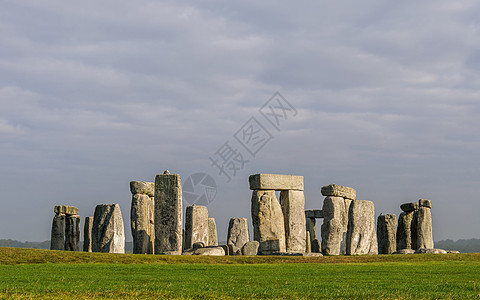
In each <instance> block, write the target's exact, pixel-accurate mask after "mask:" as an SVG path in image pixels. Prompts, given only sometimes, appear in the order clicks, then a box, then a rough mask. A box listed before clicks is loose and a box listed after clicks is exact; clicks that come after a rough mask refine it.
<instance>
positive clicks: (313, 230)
mask: <svg viewBox="0 0 480 300" xmlns="http://www.w3.org/2000/svg"><path fill="white" fill-rule="evenodd" d="M305 222H306V230H307V232H308V234H307V237H308V238H309V239H310V243H311V242H312V241H313V240H315V239H316V238H317V221H316V219H315V218H305Z"/></svg>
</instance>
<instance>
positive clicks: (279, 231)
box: [251, 190, 285, 255]
mask: <svg viewBox="0 0 480 300" xmlns="http://www.w3.org/2000/svg"><path fill="white" fill-rule="evenodd" d="M251 209H252V221H253V236H254V240H255V241H258V242H260V246H259V249H258V251H259V253H260V254H267V255H268V254H271V253H273V252H285V225H284V221H283V213H282V208H281V206H280V203H279V202H278V200H277V196H276V195H275V191H274V190H256V191H253V193H252V204H251Z"/></svg>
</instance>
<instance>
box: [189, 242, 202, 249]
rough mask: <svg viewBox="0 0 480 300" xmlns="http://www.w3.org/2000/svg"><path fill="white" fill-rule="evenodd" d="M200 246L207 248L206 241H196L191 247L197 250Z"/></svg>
mask: <svg viewBox="0 0 480 300" xmlns="http://www.w3.org/2000/svg"><path fill="white" fill-rule="evenodd" d="M199 248H205V243H204V242H195V243H193V245H192V248H191V249H193V250H197V249H199Z"/></svg>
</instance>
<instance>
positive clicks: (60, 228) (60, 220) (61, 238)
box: [50, 214, 66, 250]
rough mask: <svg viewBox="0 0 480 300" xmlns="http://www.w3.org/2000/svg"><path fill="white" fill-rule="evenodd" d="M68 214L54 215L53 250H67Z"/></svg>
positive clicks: (51, 243)
mask: <svg viewBox="0 0 480 300" xmlns="http://www.w3.org/2000/svg"><path fill="white" fill-rule="evenodd" d="M65 219H66V216H65V215H64V214H57V215H55V216H54V217H53V223H52V235H51V238H50V249H51V250H65V228H66V220H65Z"/></svg>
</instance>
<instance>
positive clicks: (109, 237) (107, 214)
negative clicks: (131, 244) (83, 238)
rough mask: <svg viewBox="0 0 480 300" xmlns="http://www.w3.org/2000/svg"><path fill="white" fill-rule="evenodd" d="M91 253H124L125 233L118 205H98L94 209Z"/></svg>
mask: <svg viewBox="0 0 480 300" xmlns="http://www.w3.org/2000/svg"><path fill="white" fill-rule="evenodd" d="M92 251H93V252H104V253H125V232H124V228H123V218H122V211H121V210H120V205H118V204H100V205H97V207H96V208H95V214H94V216H93V228H92Z"/></svg>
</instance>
